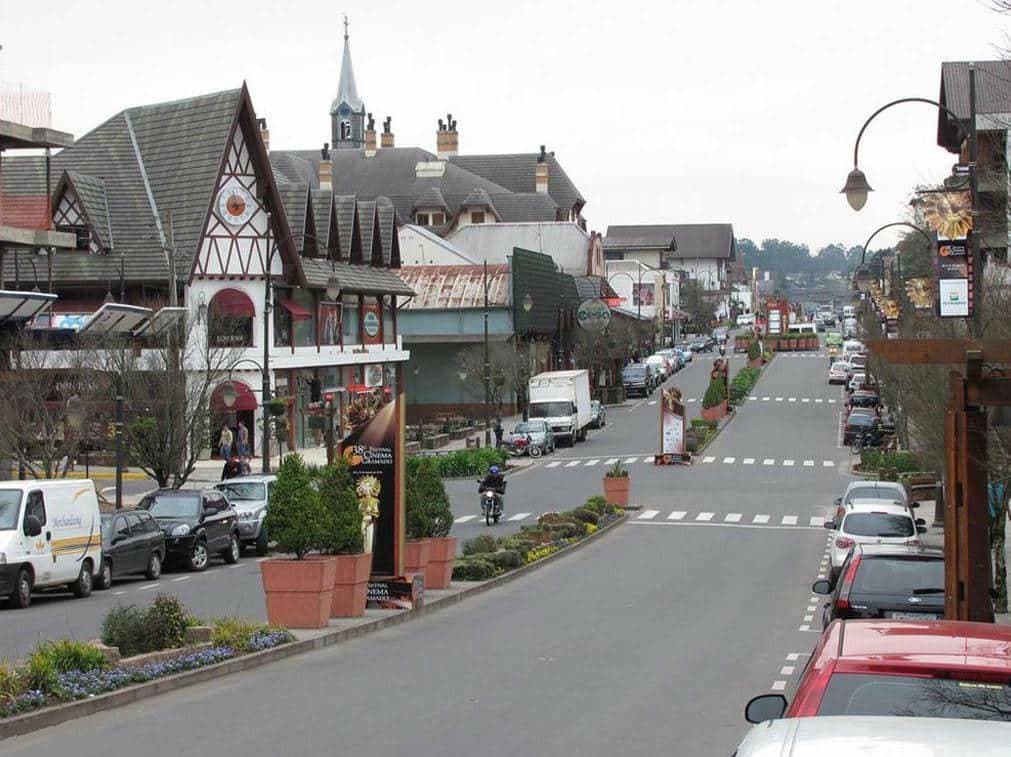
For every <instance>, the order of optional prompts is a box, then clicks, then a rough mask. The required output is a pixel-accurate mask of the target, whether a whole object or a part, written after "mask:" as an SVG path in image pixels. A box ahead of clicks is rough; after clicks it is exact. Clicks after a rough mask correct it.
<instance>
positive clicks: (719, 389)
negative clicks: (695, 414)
mask: <svg viewBox="0 0 1011 757" xmlns="http://www.w3.org/2000/svg"><path fill="white" fill-rule="evenodd" d="M726 399H727V386H726V384H725V383H724V381H723V377H722V376H717V377H716V378H714V379H710V380H709V386H708V387H707V388H706V393H705V396H704V397H703V398H702V407H704V408H713V407H717V406H719V405H720V403H722V402H725V401H726Z"/></svg>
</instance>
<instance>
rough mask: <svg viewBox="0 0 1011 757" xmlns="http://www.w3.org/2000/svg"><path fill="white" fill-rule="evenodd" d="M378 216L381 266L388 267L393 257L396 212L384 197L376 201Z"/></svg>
mask: <svg viewBox="0 0 1011 757" xmlns="http://www.w3.org/2000/svg"><path fill="white" fill-rule="evenodd" d="M376 213H378V214H379V237H380V240H381V241H382V243H383V265H387V266H388V265H390V263H391V261H392V256H393V240H394V237H396V236H397V211H396V210H395V209H394V207H393V203H392V202H390V201H389V199H387V198H386V197H380V198H379V199H377V200H376Z"/></svg>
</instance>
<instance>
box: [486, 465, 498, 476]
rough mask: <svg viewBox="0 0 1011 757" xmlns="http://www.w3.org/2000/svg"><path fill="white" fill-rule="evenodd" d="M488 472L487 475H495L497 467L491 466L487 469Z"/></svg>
mask: <svg viewBox="0 0 1011 757" xmlns="http://www.w3.org/2000/svg"><path fill="white" fill-rule="evenodd" d="M488 472H489V473H491V474H495V473H498V466H497V465H493V466H491V467H490V468H489V469H488Z"/></svg>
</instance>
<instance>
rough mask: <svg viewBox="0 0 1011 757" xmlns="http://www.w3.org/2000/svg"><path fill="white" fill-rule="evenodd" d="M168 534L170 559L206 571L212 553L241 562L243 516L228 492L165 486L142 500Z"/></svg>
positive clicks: (166, 535)
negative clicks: (240, 537) (240, 522)
mask: <svg viewBox="0 0 1011 757" xmlns="http://www.w3.org/2000/svg"><path fill="white" fill-rule="evenodd" d="M139 506H140V507H141V508H142V509H144V510H147V511H148V512H149V513H151V515H153V516H154V518H155V520H156V521H157V522H158V525H159V526H160V527H161V530H162V532H163V533H164V534H165V548H166V550H167V558H168V560H169V561H170V562H180V563H182V564H183V565H185V566H186V567H187V568H189V569H190V570H205V569H206V568H207V564H208V563H209V562H210V558H211V555H214V554H220V555H221V556H222V557H223V558H224V559H225V562H226V563H229V564H232V563H236V562H238V561H239V555H241V554H242V547H241V546H240V542H239V527H238V524H239V517H238V515H237V514H236V512H235V509H234V508H233V507H232V506H231V505H230V504H229V503H228V500H227V499H226V498H225V495H224V494H222V493H221V492H219V491H216V490H215V489H206V490H204V491H200V490H199V489H161V490H159V491H156V492H153V493H151V494H148V495H147V496H146V497H144V499H142V500H141V502H140V505H139Z"/></svg>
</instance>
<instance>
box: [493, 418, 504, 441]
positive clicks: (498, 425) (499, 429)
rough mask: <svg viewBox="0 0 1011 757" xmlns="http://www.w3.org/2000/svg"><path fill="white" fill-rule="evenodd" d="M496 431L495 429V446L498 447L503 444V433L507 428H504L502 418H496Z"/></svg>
mask: <svg viewBox="0 0 1011 757" xmlns="http://www.w3.org/2000/svg"><path fill="white" fill-rule="evenodd" d="M494 431H495V446H496V447H501V446H502V435H503V434H504V433H505V429H504V428H502V419H501V418H496V419H495V428H494Z"/></svg>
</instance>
